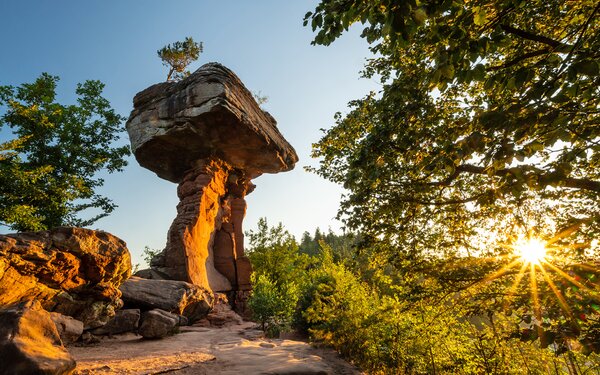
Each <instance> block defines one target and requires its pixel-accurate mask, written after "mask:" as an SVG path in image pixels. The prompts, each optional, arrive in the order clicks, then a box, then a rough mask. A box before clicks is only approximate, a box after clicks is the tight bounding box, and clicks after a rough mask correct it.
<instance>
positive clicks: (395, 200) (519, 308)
mask: <svg viewBox="0 0 600 375" xmlns="http://www.w3.org/2000/svg"><path fill="white" fill-rule="evenodd" d="M599 15H600V4H599V3H598V2H597V1H592V0H582V1H576V2H573V1H566V0H550V1H523V0H496V1H487V0H486V1H483V0H476V1H469V2H464V1H449V0H440V1H418V0H409V1H390V0H387V1H385V0H380V1H369V2H365V1H358V0H323V1H321V2H320V3H319V4H318V5H317V7H316V8H315V9H314V11H311V12H308V13H307V14H306V16H305V20H304V23H305V25H310V27H312V29H313V30H314V31H316V33H317V34H316V36H315V39H314V41H313V44H320V45H329V44H331V43H333V42H334V41H335V40H336V39H337V38H339V37H340V36H341V35H342V34H344V32H345V31H347V30H348V28H349V27H351V26H352V25H355V24H362V25H363V26H362V27H363V31H362V34H361V36H362V37H363V38H364V39H365V40H366V42H367V43H368V44H369V45H370V49H371V51H372V52H373V54H374V56H375V57H372V58H370V59H369V60H368V61H367V63H366V66H365V69H364V71H363V72H362V76H363V77H366V78H370V79H378V80H380V81H381V85H382V88H381V90H380V91H379V92H372V93H369V94H368V95H366V96H365V97H363V98H360V99H357V100H354V101H352V102H350V110H349V112H348V113H347V114H344V115H342V114H341V113H338V114H337V115H336V118H335V120H336V122H335V125H334V126H333V127H332V128H330V129H328V130H325V133H324V135H323V137H322V138H321V140H320V141H318V142H317V143H316V144H314V148H313V156H314V157H316V158H320V165H319V166H318V167H316V168H314V169H313V170H314V171H315V172H316V173H318V174H319V175H321V176H323V177H325V178H326V179H329V180H331V181H334V182H336V183H339V184H341V185H343V186H344V187H345V188H346V191H347V193H346V195H345V197H344V198H343V200H342V203H341V209H340V212H339V216H340V217H341V218H342V219H343V220H344V221H345V223H346V224H347V225H348V227H349V228H350V229H351V230H357V231H359V232H360V233H361V236H362V238H363V244H362V246H363V249H362V255H363V256H366V257H367V259H368V261H367V262H368V263H369V264H371V265H372V264H379V265H380V266H381V267H382V268H381V270H377V271H375V270H374V271H372V272H374V274H375V275H376V274H380V276H382V277H383V276H385V278H384V279H385V280H388V281H387V282H386V285H388V287H387V288H388V289H390V288H391V290H395V292H391V293H392V294H394V295H395V296H396V297H397V298H401V299H408V300H410V299H413V300H419V299H423V298H432V296H438V297H439V298H434V300H435V301H437V303H444V302H443V301H444V299H446V298H448V296H450V295H453V296H457V294H455V293H461V294H459V295H462V296H463V297H461V298H459V300H460V301H461V303H462V304H463V308H465V309H466V311H467V314H483V315H485V314H495V313H498V312H500V313H501V314H504V316H505V317H507V316H508V317H510V316H515V314H517V315H519V314H520V315H521V316H522V317H523V316H528V318H527V319H526V320H527V321H529V322H530V323H531V322H533V323H532V324H533V326H535V327H533V332H535V335H534V336H535V337H534V338H533V339H537V338H540V342H541V344H542V345H543V346H544V347H546V346H548V345H550V344H556V345H558V346H559V347H560V348H563V349H565V348H567V344H566V343H567V342H568V340H571V339H574V338H575V339H577V340H579V342H580V343H581V344H582V345H583V347H584V348H586V350H587V352H589V351H598V350H600V344H599V343H600V340H599V338H600V323H599V320H598V313H597V306H598V285H597V284H596V282H595V281H594V280H597V277H598V262H597V259H598V254H599V253H598V250H599V243H598V240H597V236H598V234H599V233H600V226H599V224H600V205H599V204H598V203H599V198H600V126H599V125H600V123H599V120H600V116H599V108H600V85H599V84H600V59H599V58H600V53H599V52H598V51H600V23H599V22H598V17H599ZM357 27H360V26H357ZM532 241H533V242H532ZM535 241H540V243H542V248H543V252H544V253H543V254H542V255H541V256H540V257H539V258H537V259H535V260H532V259H533V258H528V257H529V256H524V255H523V252H522V250H519V249H520V248H522V247H521V246H519V245H517V244H518V243H523V242H525V243H533V245H535ZM533 245H532V246H533ZM372 276H373V275H371V276H370V278H371V280H377V278H373V277H372ZM390 278H391V280H392V282H391V283H390V282H389V279H390ZM382 288H383V289H385V288H386V287H382ZM573 288H574V289H573ZM574 290H576V291H574ZM446 303H447V302H446ZM463 313H464V311H463ZM532 318H533V320H532ZM521 323H523V321H521ZM518 335H521V338H523V339H526V337H525V336H526V334H525V333H523V332H521V333H519V334H518ZM530 337H533V336H530ZM563 349H556V350H557V351H558V352H560V351H561V350H563ZM565 350H566V349H565Z"/></svg>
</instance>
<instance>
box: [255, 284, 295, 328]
mask: <svg viewBox="0 0 600 375" xmlns="http://www.w3.org/2000/svg"><path fill="white" fill-rule="evenodd" d="M252 283H253V286H254V289H253V291H252V295H251V296H250V300H249V301H248V303H249V306H250V309H251V310H252V318H253V319H254V320H255V321H256V322H258V323H260V325H261V329H262V330H263V331H265V332H266V333H267V335H268V336H270V337H277V336H279V334H280V333H281V332H285V331H288V330H290V327H291V323H292V317H293V315H294V311H295V310H296V303H297V301H298V289H297V288H296V286H295V285H294V284H292V283H284V284H282V285H278V284H277V283H275V282H273V281H271V280H270V279H269V277H268V276H267V275H260V274H256V273H255V274H253V275H252Z"/></svg>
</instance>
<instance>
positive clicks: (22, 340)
mask: <svg viewBox="0 0 600 375" xmlns="http://www.w3.org/2000/svg"><path fill="white" fill-rule="evenodd" d="M74 369H75V360H74V359H73V358H72V357H71V355H70V354H69V353H68V352H67V351H66V350H65V348H64V347H63V345H62V342H61V340H60V336H59V334H58V331H57V330H56V327H55V325H54V323H53V322H52V320H51V319H50V314H48V312H46V311H45V310H44V309H43V308H42V306H41V305H40V304H39V302H37V301H28V302H22V303H18V304H15V305H12V306H10V307H7V308H6V309H4V310H0V374H32V375H33V374H48V375H50V374H56V375H59V374H71V373H72V372H73V370H74Z"/></svg>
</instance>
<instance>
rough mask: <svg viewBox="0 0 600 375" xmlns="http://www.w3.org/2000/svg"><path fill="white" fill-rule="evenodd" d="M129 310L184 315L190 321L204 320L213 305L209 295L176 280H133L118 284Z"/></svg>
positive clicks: (194, 286)
mask: <svg viewBox="0 0 600 375" xmlns="http://www.w3.org/2000/svg"><path fill="white" fill-rule="evenodd" d="M121 291H122V292H123V301H124V302H125V306H126V307H128V308H139V309H142V310H152V309H161V310H165V311H168V312H172V313H175V314H179V315H183V316H185V317H187V318H188V319H189V321H190V322H195V321H197V320H199V319H202V318H205V317H206V315H207V314H208V313H209V311H210V310H211V309H212V306H213V296H212V293H210V292H208V291H207V290H206V289H204V288H202V287H200V286H198V285H193V284H190V283H186V282H184V281H176V280H147V279H142V278H139V277H135V276H134V277H132V278H130V279H129V280H127V281H126V282H124V283H123V285H121Z"/></svg>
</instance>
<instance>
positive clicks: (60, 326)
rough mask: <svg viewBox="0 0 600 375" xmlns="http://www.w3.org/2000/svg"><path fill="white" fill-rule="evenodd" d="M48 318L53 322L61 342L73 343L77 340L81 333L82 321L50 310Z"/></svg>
mask: <svg viewBox="0 0 600 375" xmlns="http://www.w3.org/2000/svg"><path fill="white" fill-rule="evenodd" d="M50 319H52V321H53V322H54V325H55V326H56V330H57V331H58V334H59V335H60V339H61V340H62V342H63V344H70V343H73V342H75V341H77V340H79V338H80V337H81V335H82V334H83V322H80V321H79V320H77V319H75V318H71V317H70V316H66V315H63V314H59V313H56V312H51V313H50Z"/></svg>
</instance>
